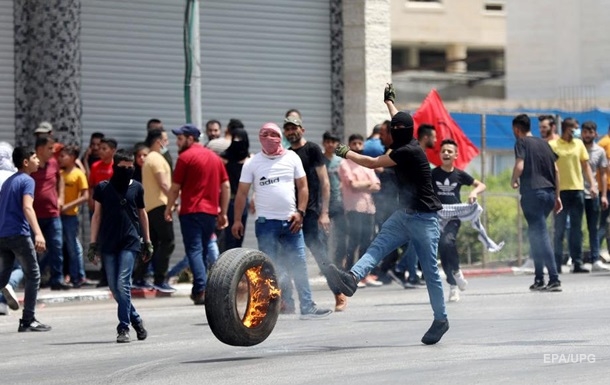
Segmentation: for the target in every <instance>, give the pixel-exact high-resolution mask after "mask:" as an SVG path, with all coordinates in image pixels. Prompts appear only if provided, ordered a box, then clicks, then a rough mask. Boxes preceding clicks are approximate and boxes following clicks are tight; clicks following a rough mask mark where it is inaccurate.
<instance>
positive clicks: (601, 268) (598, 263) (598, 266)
mask: <svg viewBox="0 0 610 385" xmlns="http://www.w3.org/2000/svg"><path fill="white" fill-rule="evenodd" d="M591 271H610V267H608V265H606V264H604V263H602V261H600V260H597V261H595V262H594V263H593V265H591Z"/></svg>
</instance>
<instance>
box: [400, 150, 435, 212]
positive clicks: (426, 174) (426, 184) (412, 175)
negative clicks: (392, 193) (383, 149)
mask: <svg viewBox="0 0 610 385" xmlns="http://www.w3.org/2000/svg"><path fill="white" fill-rule="evenodd" d="M389 156H390V159H392V160H393V161H394V162H395V163H396V166H395V167H394V172H395V173H396V178H397V180H398V189H399V193H400V197H399V200H400V204H401V206H402V207H403V208H405V209H406V210H407V212H408V213H412V212H414V211H419V212H435V211H439V210H441V209H442V208H443V206H442V205H441V201H440V200H439V199H438V197H437V196H436V194H435V193H434V190H433V189H432V175H431V172H430V164H429V163H428V158H427V157H426V154H425V153H424V150H422V149H421V147H420V146H419V143H418V142H417V140H415V139H413V140H412V141H411V142H410V143H409V144H407V145H405V146H402V147H399V148H397V149H394V151H392V152H391V153H390V155H389Z"/></svg>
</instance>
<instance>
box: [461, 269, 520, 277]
mask: <svg viewBox="0 0 610 385" xmlns="http://www.w3.org/2000/svg"><path fill="white" fill-rule="evenodd" d="M462 273H463V274H464V276H465V277H490V276H495V275H505V274H511V275H516V274H522V273H524V272H523V271H521V269H519V268H518V267H498V268H492V269H462Z"/></svg>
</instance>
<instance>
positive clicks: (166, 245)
mask: <svg viewBox="0 0 610 385" xmlns="http://www.w3.org/2000/svg"><path fill="white" fill-rule="evenodd" d="M165 207H166V206H165V205H163V206H159V207H156V208H154V209H152V210H150V211H149V212H148V225H149V231H150V242H151V243H152V245H153V247H154V250H155V251H154V254H153V256H152V258H151V260H150V261H148V262H143V261H142V260H141V259H139V258H138V259H139V261H138V262H137V264H136V269H135V271H134V274H133V279H134V281H142V280H144V277H145V275H146V272H147V271H148V266H149V265H150V263H151V262H152V264H153V269H154V275H155V278H154V282H155V285H160V284H162V283H163V282H164V281H165V275H166V274H167V269H168V268H169V259H170V257H171V256H172V253H173V252H174V248H175V247H176V244H175V242H174V226H173V223H172V222H168V221H166V220H165V217H164V213H165Z"/></svg>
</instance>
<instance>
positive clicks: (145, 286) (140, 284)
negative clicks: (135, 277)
mask: <svg viewBox="0 0 610 385" xmlns="http://www.w3.org/2000/svg"><path fill="white" fill-rule="evenodd" d="M131 288H132V289H140V290H154V289H155V287H154V286H153V285H152V284H151V283H150V282H147V281H135V282H134V283H133V284H132V285H131Z"/></svg>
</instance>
